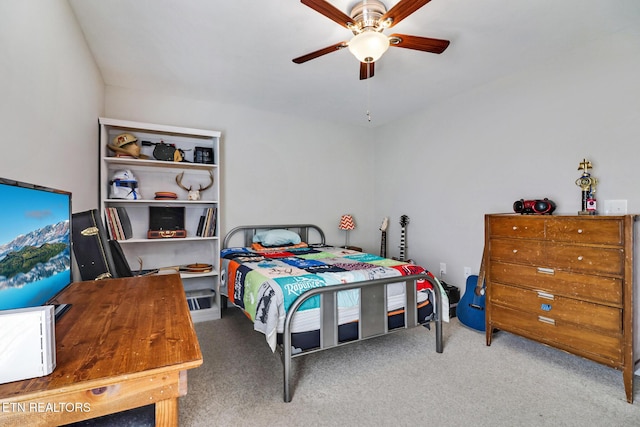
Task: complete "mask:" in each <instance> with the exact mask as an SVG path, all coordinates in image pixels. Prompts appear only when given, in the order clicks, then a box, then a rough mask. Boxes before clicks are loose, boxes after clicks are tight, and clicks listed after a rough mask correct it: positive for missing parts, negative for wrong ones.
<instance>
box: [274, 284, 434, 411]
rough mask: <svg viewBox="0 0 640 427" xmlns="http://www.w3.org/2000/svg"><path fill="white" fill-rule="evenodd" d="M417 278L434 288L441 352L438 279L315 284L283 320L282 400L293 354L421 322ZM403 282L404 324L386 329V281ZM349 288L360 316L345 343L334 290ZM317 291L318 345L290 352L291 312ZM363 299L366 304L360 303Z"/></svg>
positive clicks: (288, 398) (287, 399)
mask: <svg viewBox="0 0 640 427" xmlns="http://www.w3.org/2000/svg"><path fill="white" fill-rule="evenodd" d="M418 280H427V281H428V282H429V283H431V285H432V287H433V289H432V290H431V293H432V295H433V297H434V298H433V301H435V307H434V320H435V326H436V352H438V353H442V351H443V342H442V313H443V307H442V295H441V292H444V290H443V289H442V287H441V285H440V283H439V282H438V281H437V280H434V279H433V278H431V277H430V276H428V275H427V274H424V273H423V274H414V275H411V276H399V277H392V278H385V279H376V280H368V281H366V282H356V283H346V284H342V285H339V286H326V287H321V288H314V289H311V290H309V291H307V292H305V293H304V294H303V295H301V296H300V297H299V298H298V299H296V300H295V301H294V302H293V304H292V305H291V307H290V308H289V311H288V312H287V317H286V319H285V323H284V332H283V337H282V338H283V344H282V363H283V365H284V401H285V402H290V401H291V388H290V380H291V360H292V359H293V358H294V357H298V356H303V355H306V354H310V353H313V352H316V351H321V350H326V349H328V348H332V347H336V346H339V345H345V344H349V343H353V342H357V341H362V340H365V339H369V338H374V337H377V336H381V335H385V334H387V333H390V332H396V331H399V330H402V329H407V328H411V327H414V326H417V325H420V324H421V323H420V322H419V321H418V308H417V291H416V285H417V281H418ZM400 282H405V296H406V299H405V313H404V316H405V318H404V325H405V326H404V328H396V329H393V330H389V329H388V323H387V315H388V313H387V291H386V285H388V284H391V283H400ZM349 289H360V301H361V304H360V317H359V322H358V339H357V340H353V341H348V342H344V343H339V342H338V308H337V300H338V298H337V293H338V292H340V291H345V290H349ZM315 295H320V298H321V305H320V310H321V313H320V316H321V328H320V331H321V333H320V347H318V348H316V349H313V350H309V351H304V352H302V353H299V354H292V353H293V352H292V347H291V343H292V336H291V334H292V332H291V321H292V319H293V315H294V314H295V312H296V311H297V310H298V308H299V307H300V306H301V305H302V304H303V303H304V302H305V301H307V300H308V299H309V298H311V297H313V296H315ZM363 301H366V304H364V303H363Z"/></svg>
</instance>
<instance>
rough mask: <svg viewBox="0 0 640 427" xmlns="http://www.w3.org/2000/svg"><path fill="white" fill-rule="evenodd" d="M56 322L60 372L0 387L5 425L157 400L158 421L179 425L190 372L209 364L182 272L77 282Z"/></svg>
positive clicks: (66, 418) (61, 419)
mask: <svg viewBox="0 0 640 427" xmlns="http://www.w3.org/2000/svg"><path fill="white" fill-rule="evenodd" d="M56 302H59V303H67V304H73V306H72V307H71V309H69V311H68V312H67V313H66V314H64V316H62V318H60V319H59V320H58V322H57V323H56V348H57V366H56V369H55V370H54V371H53V372H52V373H51V374H50V375H47V376H45V377H40V378H34V379H29V380H23V381H16V382H12V383H7V384H0V426H15V425H29V426H36V425H47V426H52V425H60V424H66V423H71V422H76V421H80V420H83V419H87V418H95V417H99V416H102V415H106V414H110V413H114V412H119V411H123V410H127V409H132V408H136V407H140V406H146V405H149V404H153V403H155V407H156V410H155V411H156V412H155V415H156V425H157V426H174V425H177V424H178V397H180V396H184V395H185V394H186V393H187V375H186V370H187V369H191V368H195V367H198V366H200V365H201V364H202V353H201V352H200V346H199V344H198V339H197V337H196V333H195V330H194V328H193V323H192V321H191V316H190V314H189V309H188V307H187V302H186V299H185V294H184V290H183V287H182V282H181V281H180V276H179V275H177V274H170V275H160V276H146V277H134V278H127V279H112V280H103V281H97V282H77V283H74V284H72V285H71V286H69V287H68V288H67V289H66V290H65V291H64V292H63V293H62V294H61V295H60V296H59V297H58V298H57V301H56Z"/></svg>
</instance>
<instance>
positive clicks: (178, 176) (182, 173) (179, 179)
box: [176, 172, 191, 191]
mask: <svg viewBox="0 0 640 427" xmlns="http://www.w3.org/2000/svg"><path fill="white" fill-rule="evenodd" d="M183 177H184V172H181V173H179V174H178V175H176V184H178V187H180V188H182V189H183V190H186V191H191V186H189V188H187V187H185V186H184V185H182V178H183Z"/></svg>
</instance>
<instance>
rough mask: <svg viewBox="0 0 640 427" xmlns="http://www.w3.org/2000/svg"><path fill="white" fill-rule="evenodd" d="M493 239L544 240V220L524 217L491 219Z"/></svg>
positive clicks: (494, 217)
mask: <svg viewBox="0 0 640 427" xmlns="http://www.w3.org/2000/svg"><path fill="white" fill-rule="evenodd" d="M489 233H490V235H491V237H519V238H527V239H542V238H544V219H542V218H539V217H524V216H492V217H490V218H489Z"/></svg>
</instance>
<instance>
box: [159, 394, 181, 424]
mask: <svg viewBox="0 0 640 427" xmlns="http://www.w3.org/2000/svg"><path fill="white" fill-rule="evenodd" d="M177 425H178V398H177V397H176V398H174V399H165V400H159V401H157V402H156V427H176V426H177Z"/></svg>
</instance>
